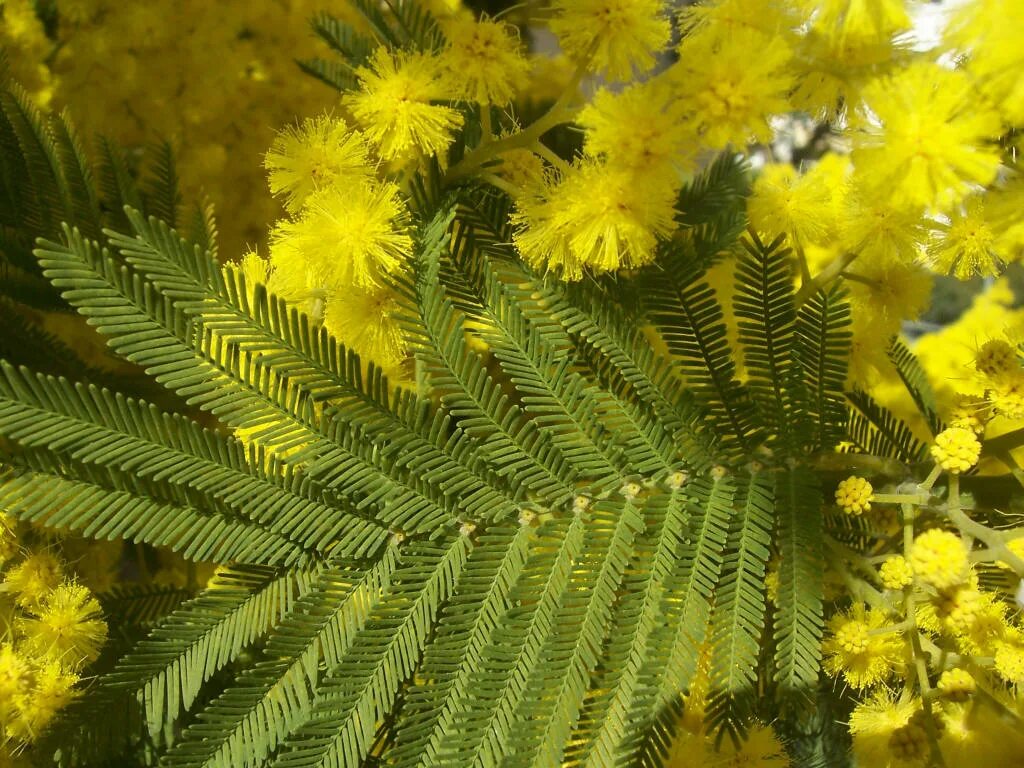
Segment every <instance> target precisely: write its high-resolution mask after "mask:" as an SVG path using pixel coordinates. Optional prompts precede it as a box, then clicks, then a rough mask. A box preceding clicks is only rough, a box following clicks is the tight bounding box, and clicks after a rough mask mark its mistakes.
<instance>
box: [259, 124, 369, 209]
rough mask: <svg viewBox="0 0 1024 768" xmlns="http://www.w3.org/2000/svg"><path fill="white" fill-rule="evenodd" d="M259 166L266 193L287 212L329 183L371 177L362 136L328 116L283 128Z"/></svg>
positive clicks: (366, 149)
mask: <svg viewBox="0 0 1024 768" xmlns="http://www.w3.org/2000/svg"><path fill="white" fill-rule="evenodd" d="M263 166H264V168H266V169H267V171H268V175H267V180H268V183H269V185H270V191H271V192H272V193H273V194H274V195H276V196H278V197H280V198H282V200H283V201H284V206H285V208H286V209H287V210H288V211H289V212H291V213H297V212H298V211H299V210H300V209H301V208H302V205H303V203H305V202H306V200H307V199H308V198H309V197H310V196H311V195H312V194H313V193H315V192H317V191H319V190H321V189H323V188H324V187H326V186H328V185H330V184H333V183H337V182H339V181H341V180H344V181H341V183H346V184H347V183H352V181H355V182H356V183H358V182H359V181H362V180H363V179H366V178H369V177H370V176H372V175H373V169H372V168H371V167H370V164H369V148H368V147H367V145H366V140H365V139H364V138H363V135H362V134H361V133H359V131H355V130H352V129H351V128H350V127H349V126H348V124H347V123H346V122H345V121H344V120H342V119H341V118H338V117H333V116H331V115H321V116H320V117H316V118H307V119H306V120H305V121H304V122H303V123H302V125H298V126H295V125H290V126H288V127H287V128H285V129H284V130H283V131H281V132H280V133H279V134H278V135H277V137H276V138H275V139H274V143H273V144H271V146H270V151H269V152H267V155H266V157H265V158H264V160H263Z"/></svg>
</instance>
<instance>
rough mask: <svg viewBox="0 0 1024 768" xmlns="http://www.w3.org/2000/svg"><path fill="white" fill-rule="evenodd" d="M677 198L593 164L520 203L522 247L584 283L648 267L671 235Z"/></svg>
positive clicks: (517, 218)
mask: <svg viewBox="0 0 1024 768" xmlns="http://www.w3.org/2000/svg"><path fill="white" fill-rule="evenodd" d="M674 198H675V195H674V190H673V189H672V188H670V187H663V186H662V185H658V184H650V183H649V180H644V179H642V178H640V177H637V176H635V175H633V174H631V173H627V172H624V171H616V170H613V169H609V168H606V167H605V166H603V165H601V164H600V163H596V162H587V163H585V164H583V165H582V166H579V167H575V168H573V169H572V170H571V171H569V172H568V173H567V174H565V175H564V176H563V178H562V179H561V180H560V181H558V182H557V183H553V184H551V185H549V186H547V187H545V188H542V189H541V190H539V191H538V193H537V194H535V195H533V196H529V197H524V198H523V199H521V200H520V201H518V203H517V211H516V213H515V214H514V216H513V221H514V222H515V223H516V224H517V230H516V234H515V237H514V239H515V244H516V247H517V248H518V249H519V252H520V254H522V256H523V258H524V259H525V260H526V261H527V262H528V263H529V264H531V265H532V266H534V267H535V268H538V269H546V270H550V271H554V272H556V273H558V274H559V275H561V277H563V278H564V279H566V280H579V279H581V278H582V277H583V275H584V270H585V269H590V270H593V271H594V272H607V271H611V270H616V269H619V268H621V267H634V266H640V265H643V264H647V263H649V262H650V261H651V260H652V259H653V258H654V247H655V245H656V244H657V242H658V239H659V238H660V237H664V236H666V235H667V234H668V233H669V232H670V231H671V227H672V223H673V222H672V216H673V205H674V202H675V200H674Z"/></svg>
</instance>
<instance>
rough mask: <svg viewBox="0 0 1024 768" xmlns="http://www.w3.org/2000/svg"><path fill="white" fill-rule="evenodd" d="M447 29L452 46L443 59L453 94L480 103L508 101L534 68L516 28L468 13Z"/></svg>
mask: <svg viewBox="0 0 1024 768" xmlns="http://www.w3.org/2000/svg"><path fill="white" fill-rule="evenodd" d="M444 33H445V37H446V38H447V40H448V47H447V48H445V49H444V51H443V52H442V53H441V61H442V63H443V66H444V68H445V73H446V76H447V79H448V86H449V88H450V89H451V91H452V95H453V96H454V97H455V98H457V99H463V100H465V101H475V102H479V103H480V104H498V105H502V104H508V102H510V101H511V100H512V97H513V96H514V95H515V93H516V91H517V90H519V88H520V87H522V85H523V83H524V82H525V81H526V78H527V76H528V74H529V70H530V64H529V62H528V61H527V60H526V57H524V56H523V52H522V46H521V45H520V42H519V36H518V32H517V30H516V28H515V27H513V26H512V25H510V24H506V23H504V22H502V21H495V20H494V19H488V18H482V19H479V20H477V19H474V18H473V17H472V16H471V15H468V14H467V15H465V16H463V15H458V16H455V17H453V18H452V19H451V20H449V21H448V22H446V23H445V24H444Z"/></svg>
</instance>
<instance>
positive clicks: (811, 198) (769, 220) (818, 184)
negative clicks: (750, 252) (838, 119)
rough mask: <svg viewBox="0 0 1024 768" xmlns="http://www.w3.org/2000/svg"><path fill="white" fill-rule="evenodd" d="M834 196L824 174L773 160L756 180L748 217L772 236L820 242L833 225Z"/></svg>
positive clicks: (757, 228) (800, 241)
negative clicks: (808, 171) (807, 172)
mask: <svg viewBox="0 0 1024 768" xmlns="http://www.w3.org/2000/svg"><path fill="white" fill-rule="evenodd" d="M831 198H832V193H831V190H830V189H829V187H828V186H827V182H826V178H825V176H824V175H823V174H803V175H801V174H800V173H798V172H797V170H796V169H795V168H794V167H793V166H792V165H790V164H789V163H771V164H769V165H767V166H765V167H764V169H762V171H761V174H760V175H759V176H758V177H757V180H756V181H754V187H753V190H752V191H751V195H750V197H749V198H748V200H747V218H748V219H749V220H750V225H751V226H752V227H754V229H756V230H757V231H758V232H761V233H763V234H765V235H766V236H767V237H768V239H772V238H774V236H775V235H779V234H788V235H789V236H790V237H792V238H794V239H795V240H796V241H797V242H799V243H814V242H819V241H821V240H824V239H825V238H826V237H827V236H828V234H829V231H830V229H831V227H832V224H833V219H832V216H831V214H832V208H831Z"/></svg>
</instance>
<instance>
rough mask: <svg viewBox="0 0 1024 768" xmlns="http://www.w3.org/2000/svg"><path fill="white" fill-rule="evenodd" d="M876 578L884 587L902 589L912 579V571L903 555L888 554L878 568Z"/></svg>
mask: <svg viewBox="0 0 1024 768" xmlns="http://www.w3.org/2000/svg"><path fill="white" fill-rule="evenodd" d="M878 578H879V580H880V581H881V582H882V586H883V587H885V588H886V589H897V590H898V589H903V588H904V587H906V586H909V585H910V584H911V583H912V582H913V581H914V571H913V569H912V568H911V567H910V563H908V562H907V560H906V558H905V557H903V555H890V556H889V557H887V558H885V561H884V562H883V563H882V565H881V566H880V567H879V569H878Z"/></svg>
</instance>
